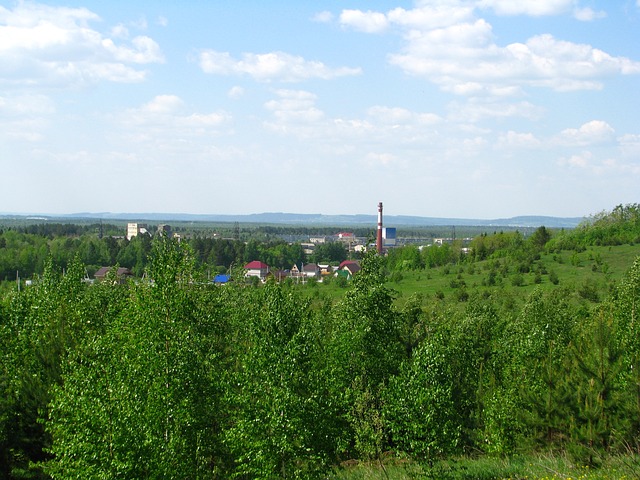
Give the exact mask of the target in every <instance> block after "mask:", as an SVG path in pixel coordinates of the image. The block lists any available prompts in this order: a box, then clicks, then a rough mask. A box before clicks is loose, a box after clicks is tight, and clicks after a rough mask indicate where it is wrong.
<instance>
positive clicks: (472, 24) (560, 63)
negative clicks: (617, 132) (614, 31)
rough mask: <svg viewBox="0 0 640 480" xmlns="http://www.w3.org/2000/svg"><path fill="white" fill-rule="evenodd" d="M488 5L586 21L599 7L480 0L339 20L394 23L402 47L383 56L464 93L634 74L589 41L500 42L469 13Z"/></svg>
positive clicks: (379, 25)
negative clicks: (502, 43) (582, 42)
mask: <svg viewBox="0 0 640 480" xmlns="http://www.w3.org/2000/svg"><path fill="white" fill-rule="evenodd" d="M478 9H479V10H480V11H482V9H491V10H493V11H494V12H496V13H497V14H499V15H530V16H544V15H559V14H565V13H572V14H573V15H574V17H575V18H577V19H579V20H583V21H590V20H594V19H596V18H599V17H602V16H603V15H604V13H603V12H596V11H594V10H592V9H590V8H588V7H587V8H580V7H578V6H577V3H576V2H575V1H574V0H523V1H513V0H481V1H479V2H477V3H475V4H473V3H472V2H460V1H455V0H452V1H450V2H436V3H432V2H429V3H426V2H422V3H419V4H418V5H416V7H415V8H413V9H403V8H395V9H392V10H390V11H388V12H386V13H383V12H375V11H360V10H343V11H342V13H341V15H340V23H341V25H343V26H345V27H350V28H353V29H355V30H358V31H362V32H366V33H380V32H383V31H387V30H390V29H391V28H392V27H395V28H396V29H398V30H399V31H400V33H401V34H402V36H403V40H404V46H403V48H402V49H401V50H400V51H398V52H396V53H393V54H391V55H389V56H388V61H389V62H390V63H391V64H392V65H395V66H397V67H398V68H400V69H401V70H403V71H404V72H405V73H407V74H409V75H413V76H418V77H423V78H425V79H426V80H428V81H430V82H433V83H434V84H437V85H439V86H440V88H442V89H443V90H445V91H447V92H450V93H454V94H456V95H464V96H513V95H520V94H522V93H523V92H524V89H526V88H529V87H542V88H550V89H553V90H556V91H572V90H594V89H600V88H602V86H603V84H602V80H603V78H605V77H607V76H613V75H627V74H638V73H640V62H636V61H633V60H630V59H629V58H626V57H616V56H613V55H610V54H608V53H606V52H604V51H602V50H600V49H597V48H595V47H593V46H591V45H588V44H578V43H573V42H568V41H564V40H561V39H557V38H555V37H554V36H552V35H549V34H542V35H536V36H533V37H531V38H529V39H526V40H525V41H523V42H517V43H511V44H507V45H499V44H498V43H497V42H496V38H495V35H494V33H493V28H492V25H491V24H490V23H489V22H488V21H487V20H486V19H483V18H478V17H477V16H476V13H477V11H478Z"/></svg>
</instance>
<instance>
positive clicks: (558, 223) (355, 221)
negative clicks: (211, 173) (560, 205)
mask: <svg viewBox="0 0 640 480" xmlns="http://www.w3.org/2000/svg"><path fill="white" fill-rule="evenodd" d="M0 216H4V217H11V218H16V217H23V218H31V219H33V218H34V217H37V218H38V220H44V221H71V220H74V219H75V220H80V219H83V220H87V219H96V220H100V219H101V220H125V221H140V222H144V221H148V222H172V221H173V222H238V223H257V224H280V225H327V226H340V225H345V226H348V225H352V226H361V225H375V224H376V223H377V216H376V215H363V214H361V215H358V214H356V215H323V214H319V213H317V214H315V213H283V212H266V213H254V214H249V215H219V214H188V213H111V212H102V213H89V212H84V213H74V214H70V215H55V216H54V215H41V214H38V215H37V216H36V215H15V214H5V215H2V214H0ZM583 220H584V218H582V217H549V216H518V217H511V218H498V219H490V220H487V219H473V218H437V217H418V216H408V215H385V217H384V223H385V225H387V226H394V227H403V226H405V227H406V226H412V227H419V226H443V225H451V226H489V227H534V228H535V227H540V226H543V225H544V226H545V227H548V228H575V227H576V226H578V224H579V223H580V222H581V221H583Z"/></svg>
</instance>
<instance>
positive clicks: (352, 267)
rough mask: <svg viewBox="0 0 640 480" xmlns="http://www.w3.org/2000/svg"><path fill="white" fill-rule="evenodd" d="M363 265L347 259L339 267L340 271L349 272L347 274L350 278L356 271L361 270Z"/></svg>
mask: <svg viewBox="0 0 640 480" xmlns="http://www.w3.org/2000/svg"><path fill="white" fill-rule="evenodd" d="M361 268H362V267H360V264H359V263H358V262H356V261H354V260H345V261H344V262H342V263H341V264H340V266H339V267H338V272H347V273H346V275H347V277H348V278H351V277H352V276H353V275H354V274H355V273H356V272H359V271H360V270H361Z"/></svg>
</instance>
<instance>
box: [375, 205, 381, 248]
mask: <svg viewBox="0 0 640 480" xmlns="http://www.w3.org/2000/svg"><path fill="white" fill-rule="evenodd" d="M376 250H378V253H382V202H380V203H378V233H377V236H376Z"/></svg>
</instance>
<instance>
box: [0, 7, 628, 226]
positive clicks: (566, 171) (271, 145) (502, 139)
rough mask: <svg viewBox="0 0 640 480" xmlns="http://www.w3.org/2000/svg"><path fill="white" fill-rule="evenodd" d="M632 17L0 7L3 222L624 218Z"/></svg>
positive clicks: (561, 11)
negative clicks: (36, 218)
mask: <svg viewBox="0 0 640 480" xmlns="http://www.w3.org/2000/svg"><path fill="white" fill-rule="evenodd" d="M639 47H640V0H621V1H615V0H608V1H606V2H605V1H596V0H591V1H586V0H518V1H513V0H433V1H430V0H424V1H415V2H410V1H397V2H392V1H375V0H367V1H362V0H342V1H296V2H293V1H286V2H285V1H265V0H262V1H257V0H254V1H243V0H238V1H235V2H213V1H212V2H209V1H204V0H199V1H181V2H177V1H175V2H169V1H166V2H158V1H150V0H143V1H136V2H128V1H126V2H125V1H109V2H104V1H75V0H70V1H67V2H64V3H63V2H42V3H38V2H26V1H25V2H8V1H3V0H0V172H1V173H0V211H1V212H16V213H52V214H55V213H75V212H172V213H180V212H182V213H221V214H245V213H260V212H291V213H323V214H355V213H371V214H375V212H376V210H377V204H378V202H379V201H382V202H384V205H385V213H386V214H390V215H421V216H431V217H454V218H483V219H490V218H500V217H510V216H515V215H552V216H582V215H589V214H594V213H598V212H600V211H602V210H610V209H612V208H613V207H615V206H616V205H618V204H626V203H637V202H639V201H640V198H639V197H640V195H639V192H640V121H639V120H640V48H639Z"/></svg>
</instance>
